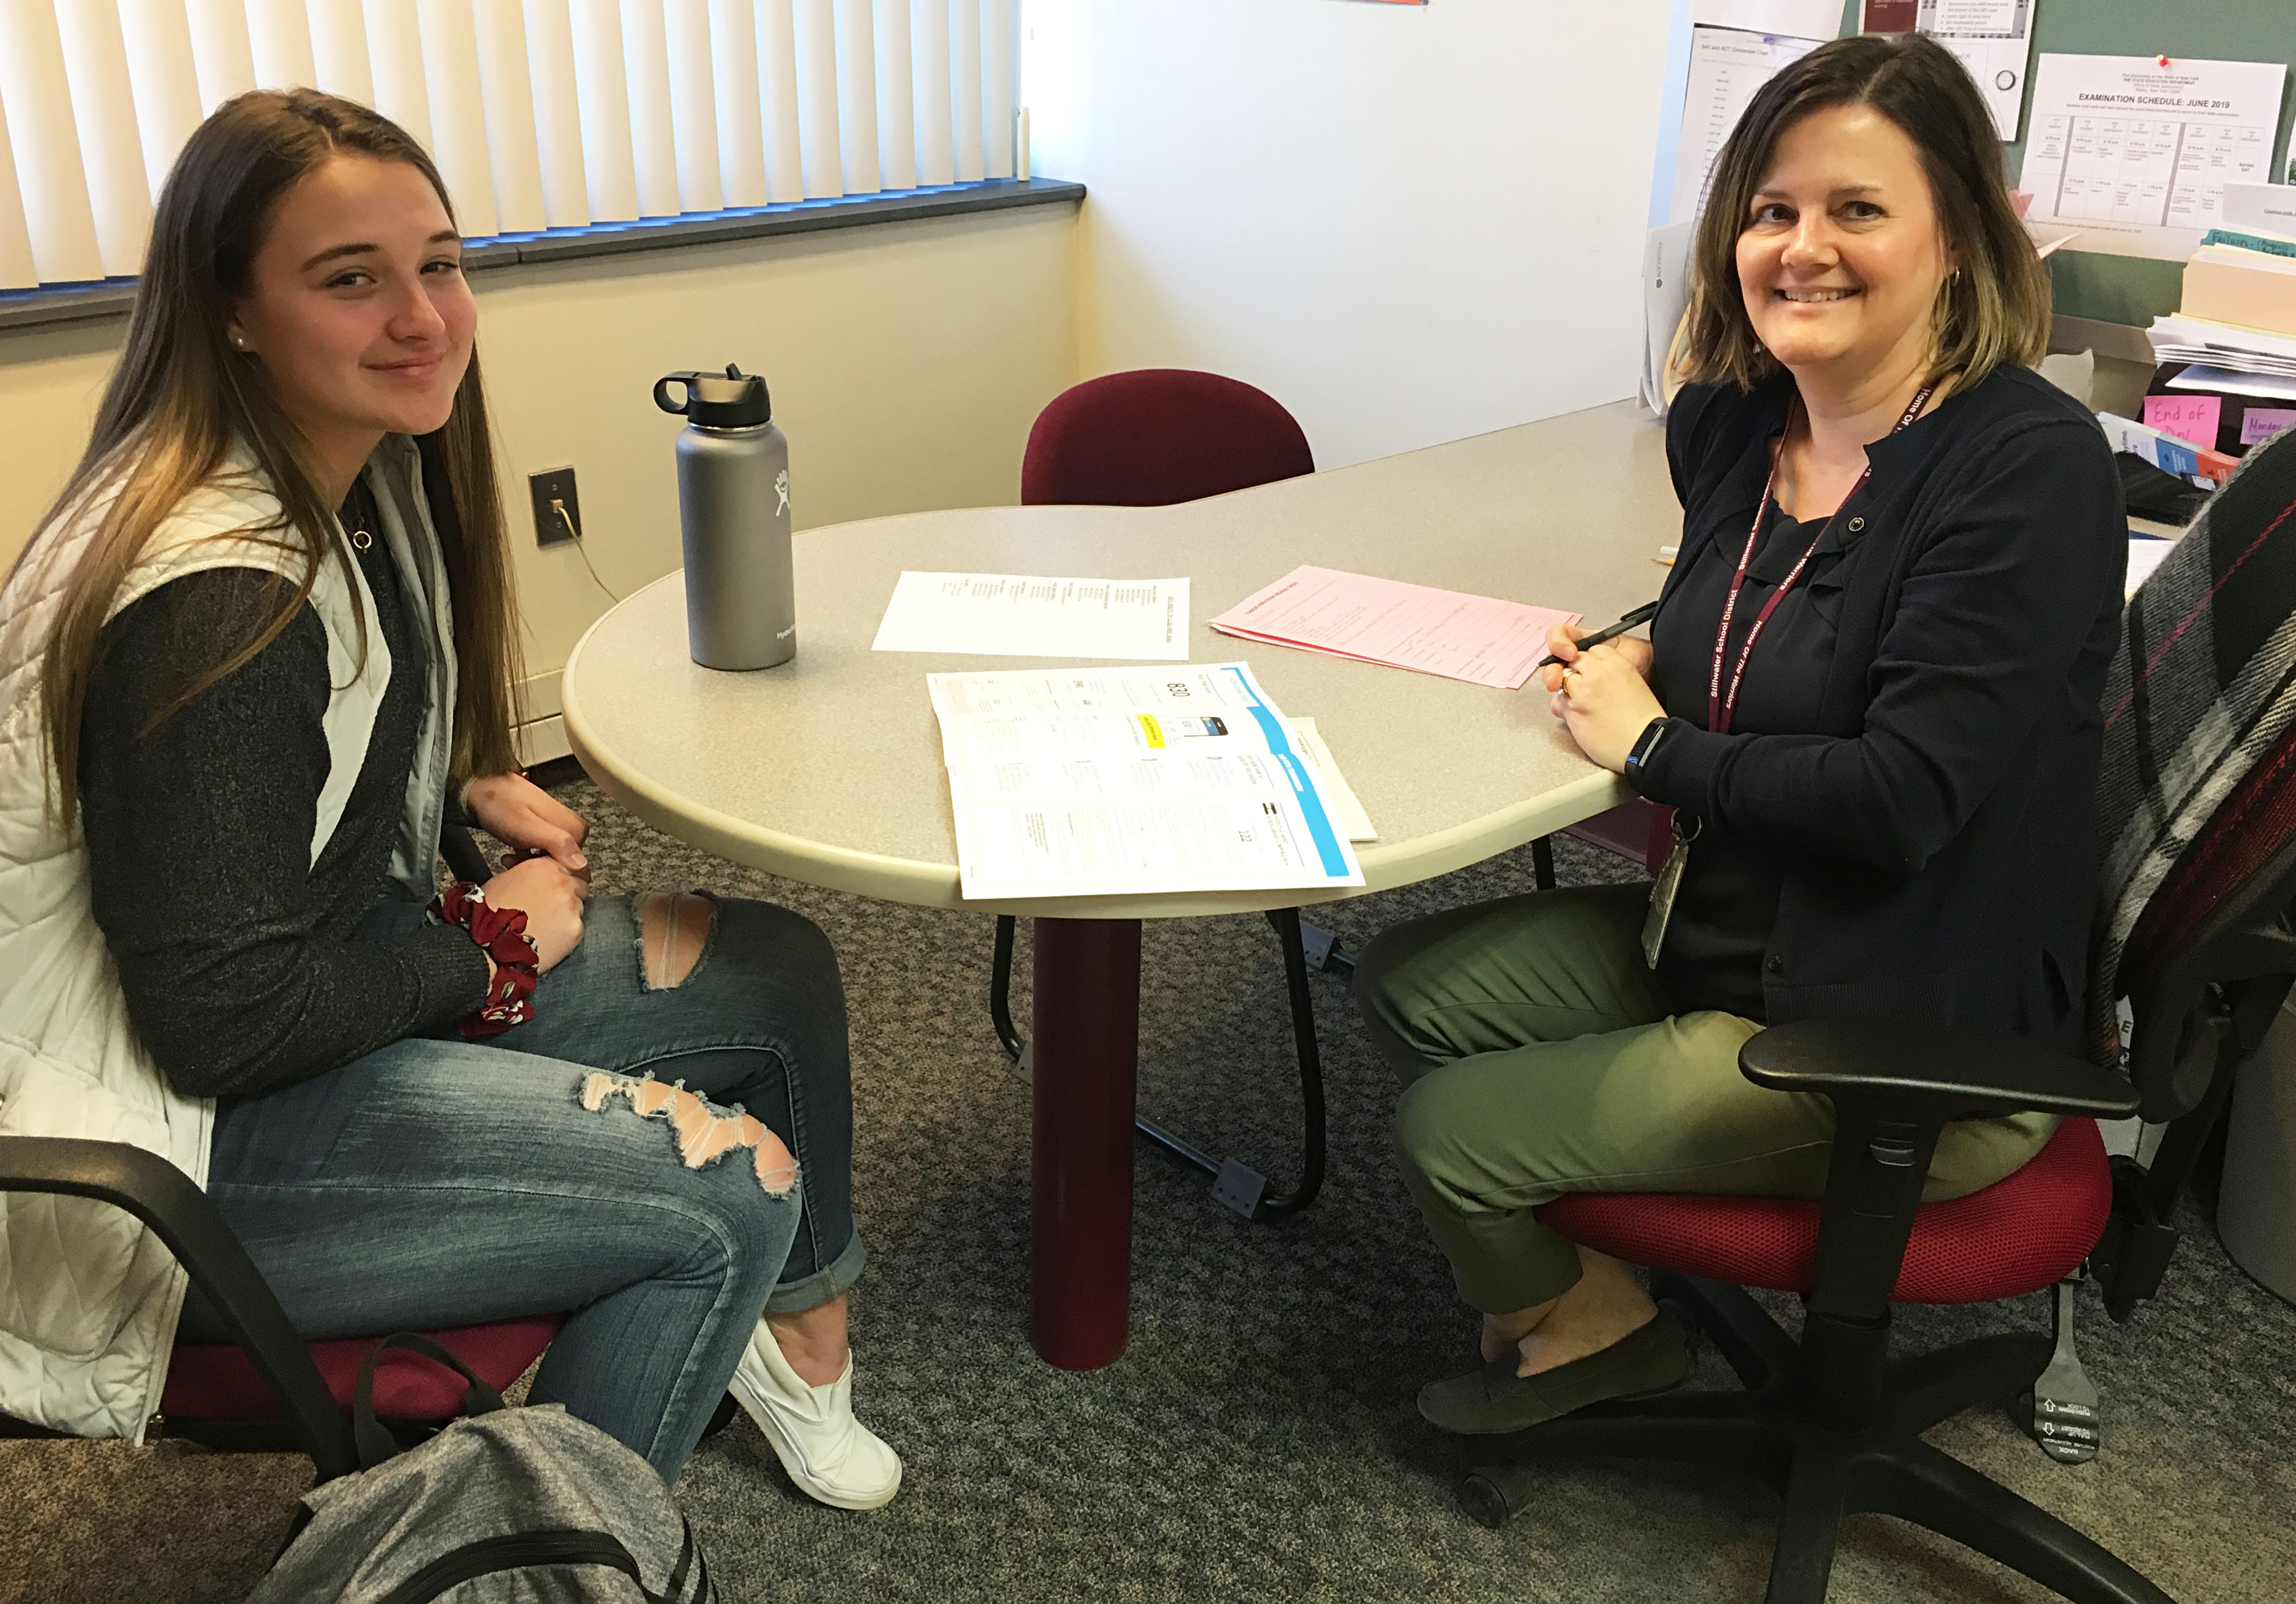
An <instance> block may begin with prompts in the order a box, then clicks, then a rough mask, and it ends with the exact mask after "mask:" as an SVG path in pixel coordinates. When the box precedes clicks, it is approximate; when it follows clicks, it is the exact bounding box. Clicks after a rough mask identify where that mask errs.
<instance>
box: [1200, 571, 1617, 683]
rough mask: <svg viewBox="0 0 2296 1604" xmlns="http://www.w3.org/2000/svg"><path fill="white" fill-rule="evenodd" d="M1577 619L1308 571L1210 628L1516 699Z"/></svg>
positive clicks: (1255, 596) (1442, 592) (1544, 609)
mask: <svg viewBox="0 0 2296 1604" xmlns="http://www.w3.org/2000/svg"><path fill="white" fill-rule="evenodd" d="M1578 621H1579V614H1578V613H1558V612H1557V611H1555V610H1554V608H1552V607H1530V606H1526V605H1523V604H1522V603H1521V602H1506V601H1500V600H1498V599H1497V597H1494V596H1469V595H1466V594H1465V593H1464V592H1462V591H1457V590H1438V589H1435V588H1433V587H1431V586H1428V585H1407V584H1405V583H1404V582H1403V581H1402V580H1380V579H1374V578H1372V577H1371V576H1370V575H1368V574H1361V573H1341V572H1338V571H1337V570H1335V569H1330V568H1316V567H1313V566H1309V565H1306V564H1302V565H1301V566H1300V567H1298V568H1295V569H1293V570H1292V572H1290V573H1287V574H1285V575H1284V576H1283V578H1282V579H1280V580H1276V581H1275V583H1274V584H1273V585H1270V586H1268V587H1267V588H1266V589H1264V590H1260V591H1258V592H1256V593H1255V594H1253V595H1251V596H1247V597H1245V598H1244V599H1243V600H1242V601H1241V602H1239V603H1237V604H1236V605H1234V606H1233V607H1231V608H1229V609H1228V610H1227V611H1226V613H1221V614H1220V615H1219V616H1218V618H1216V619H1214V620H1212V621H1211V627H1212V628H1213V629H1218V631H1220V632H1221V633H1222V634H1223V635H1235V636H1240V637H1242V638H1244V639H1246V640H1264V641H1266V642H1267V643H1268V644H1269V645H1271V646H1298V647H1300V648H1302V649H1304V650H1307V651H1310V652H1324V653H1327V654H1331V655H1333V656H1334V657H1353V658H1356V659H1357V660H1359V661H1361V662H1377V663H1385V664H1388V665H1390V666H1391V667H1394V668H1399V669H1416V670H1418V671H1419V672H1421V673H1423V674H1440V675H1442V676H1443V677H1444V678H1446V679H1464V680H1466V681H1467V682H1468V683H1469V684H1471V685H1488V686H1492V687H1496V688H1497V689H1499V690H1505V691H1512V690H1519V689H1521V687H1522V683H1523V681H1525V680H1526V679H1529V678H1530V670H1531V665H1532V664H1533V663H1536V662H1538V660H1539V659H1540V658H1542V657H1544V656H1546V631H1547V630H1548V629H1550V628H1551V627H1553V626H1554V625H1555V624H1574V623H1577V622H1578Z"/></svg>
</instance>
